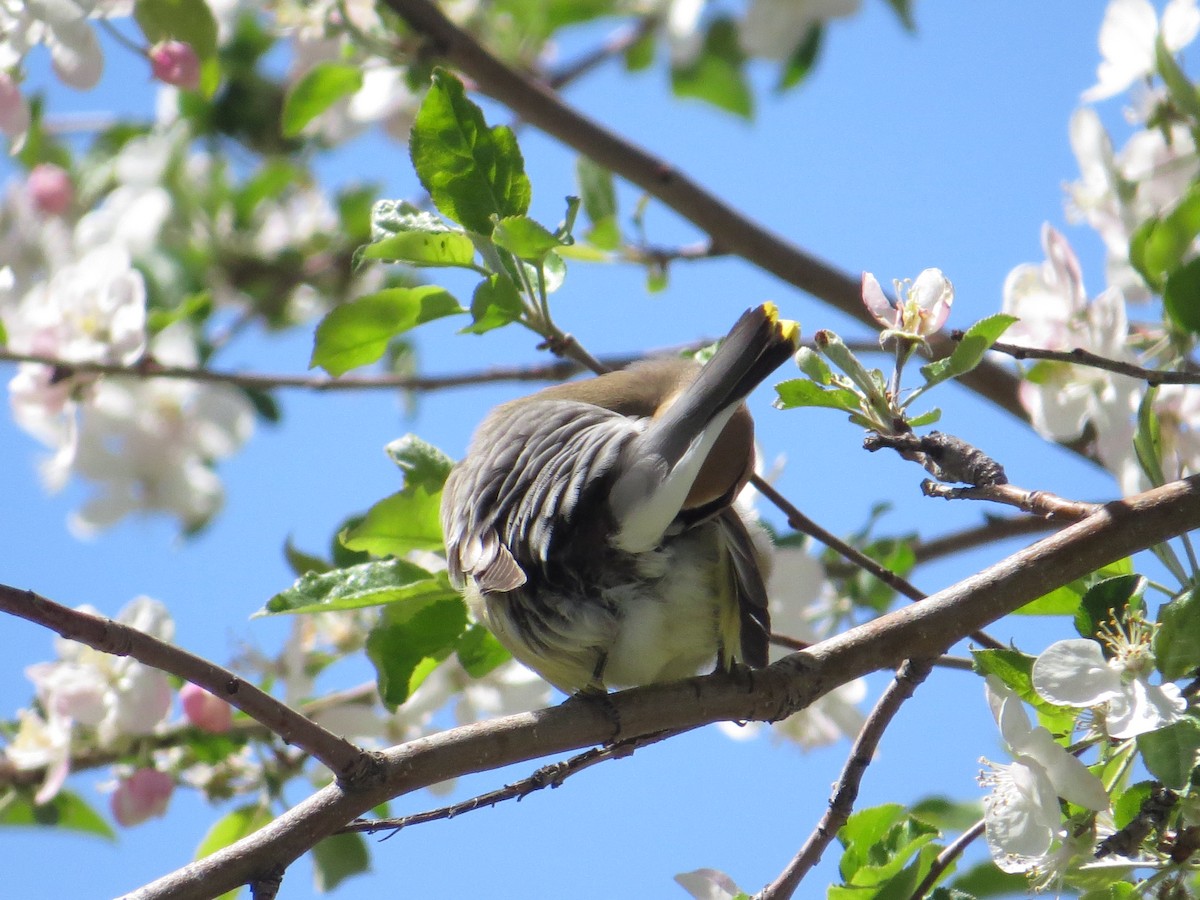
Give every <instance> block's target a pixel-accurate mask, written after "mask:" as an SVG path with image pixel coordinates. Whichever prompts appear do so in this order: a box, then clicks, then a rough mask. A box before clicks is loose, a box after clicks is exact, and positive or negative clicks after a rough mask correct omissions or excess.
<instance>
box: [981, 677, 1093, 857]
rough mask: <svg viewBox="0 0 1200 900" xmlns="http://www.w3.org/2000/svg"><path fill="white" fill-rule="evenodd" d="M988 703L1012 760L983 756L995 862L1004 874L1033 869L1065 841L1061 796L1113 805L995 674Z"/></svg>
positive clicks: (987, 825)
mask: <svg viewBox="0 0 1200 900" xmlns="http://www.w3.org/2000/svg"><path fill="white" fill-rule="evenodd" d="M985 691H986V694H987V700H988V706H989V707H990V708H991V710H992V715H993V716H994V717H995V719H996V724H998V725H999V726H1000V734H1001V736H1002V737H1003V738H1004V742H1005V744H1006V745H1007V746H1008V750H1009V753H1010V754H1012V756H1013V762H1011V763H1008V764H1007V765H1002V764H998V763H993V762H990V761H988V760H984V763H985V765H987V767H988V769H987V771H985V772H983V773H981V774H980V777H979V783H980V784H981V785H983V786H984V787H988V788H991V793H990V794H989V795H988V796H987V797H985V798H984V801H983V813H984V823H985V828H986V836H987V842H988V847H989V849H990V851H991V854H992V860H993V861H994V862H995V863H996V865H997V867H999V868H1000V869H1001V870H1003V871H1005V872H1031V871H1034V870H1036V869H1038V868H1039V867H1042V866H1044V865H1045V863H1046V861H1047V860H1048V859H1049V858H1050V853H1051V848H1052V846H1053V844H1054V842H1055V840H1056V839H1057V840H1060V841H1061V840H1062V839H1063V838H1064V837H1065V836H1066V831H1065V829H1064V828H1063V826H1062V812H1061V810H1060V809H1059V803H1058V798H1059V797H1062V798H1064V799H1066V800H1069V801H1070V802H1071V803H1074V804H1076V805H1077V806H1082V807H1083V808H1085V809H1091V810H1101V809H1106V808H1107V807H1108V805H1109V801H1108V794H1107V792H1106V791H1105V790H1104V785H1103V783H1102V782H1101V781H1100V779H1099V778H1097V777H1096V776H1095V775H1093V774H1092V773H1091V772H1089V771H1088V769H1087V767H1086V766H1085V765H1084V764H1083V763H1081V762H1080V761H1079V760H1078V759H1076V758H1075V757H1074V756H1072V755H1071V754H1069V753H1068V752H1067V751H1066V750H1064V749H1063V748H1062V747H1061V746H1059V745H1058V744H1056V743H1055V742H1054V738H1053V737H1052V736H1051V734H1050V732H1049V731H1047V730H1046V729H1045V728H1043V727H1042V726H1040V725H1039V726H1037V727H1033V726H1032V725H1031V724H1030V721H1029V717H1028V715H1026V713H1025V710H1024V708H1023V707H1022V704H1021V698H1020V697H1018V696H1017V695H1016V694H1015V693H1014V692H1013V691H1012V690H1010V689H1009V688H1008V687H1006V686H1005V685H1004V684H1003V683H1001V682H1000V680H999V679H997V678H996V677H995V676H991V675H989V676H988V678H987V683H986V687H985Z"/></svg>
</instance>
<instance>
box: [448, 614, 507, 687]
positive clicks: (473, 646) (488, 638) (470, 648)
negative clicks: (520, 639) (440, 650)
mask: <svg viewBox="0 0 1200 900" xmlns="http://www.w3.org/2000/svg"><path fill="white" fill-rule="evenodd" d="M454 652H455V653H456V654H457V655H458V661H459V662H460V663H461V664H462V667H463V668H464V669H466V670H467V674H468V675H470V676H471V677H472V678H482V677H483V676H484V675H486V674H487V673H488V672H490V671H492V670H493V669H494V668H496V666H498V665H500V664H501V663H504V662H507V661H508V660H510V659H512V654H511V653H509V652H508V651H507V650H505V649H504V645H503V644H501V643H500V642H499V641H498V640H496V637H495V635H493V634H492V633H491V632H490V631H488V630H487V629H486V628H485V627H483V626H482V625H479V624H475V625H472V626H471V627H470V628H468V629H467V630H466V631H464V632H463V633H462V635H461V637H459V639H458V644H457V646H455V648H454Z"/></svg>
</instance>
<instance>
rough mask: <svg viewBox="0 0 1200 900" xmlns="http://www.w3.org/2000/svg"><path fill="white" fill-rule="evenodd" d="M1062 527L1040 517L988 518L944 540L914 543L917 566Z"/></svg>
mask: <svg viewBox="0 0 1200 900" xmlns="http://www.w3.org/2000/svg"><path fill="white" fill-rule="evenodd" d="M1057 527H1058V523H1056V522H1053V521H1052V520H1050V519H1043V518H1038V517H1036V516H1008V517H1004V518H1000V517H996V516H988V517H987V519H986V521H984V522H983V524H981V525H976V526H974V527H972V528H964V529H963V530H961V531H953V532H950V533H949V534H944V535H942V536H941V537H935V538H928V539H924V540H917V541H914V542H913V543H912V545H911V546H912V551H913V555H914V556H915V557H916V561H917V564H918V565H919V564H921V563H926V562H932V561H933V560H935V559H940V558H941V557H943V556H950V555H952V554H955V553H962V552H964V551H966V550H973V549H975V548H976V547H980V546H984V545H986V544H990V543H992V542H994V541H1003V540H1007V539H1008V538H1014V537H1025V536H1027V535H1033V534H1040V533H1041V532H1043V531H1050V530H1052V529H1054V528H1057Z"/></svg>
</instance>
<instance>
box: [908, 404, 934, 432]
mask: <svg viewBox="0 0 1200 900" xmlns="http://www.w3.org/2000/svg"><path fill="white" fill-rule="evenodd" d="M941 418H942V411H941V410H940V409H938V408H937V407H934V408H933V409H931V410H928V411H927V412H923V413H921V414H920V415H919V416H913V417H912V418H911V419H909V420H908V426H909V427H910V428H921V427H922V426H924V425H933V424H935V423H937V422H940V421H941Z"/></svg>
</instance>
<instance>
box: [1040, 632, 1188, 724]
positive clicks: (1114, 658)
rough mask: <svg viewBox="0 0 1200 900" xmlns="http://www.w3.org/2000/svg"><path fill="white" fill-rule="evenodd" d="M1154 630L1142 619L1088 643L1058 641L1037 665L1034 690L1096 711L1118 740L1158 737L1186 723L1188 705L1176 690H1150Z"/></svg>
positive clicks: (1053, 699)
mask: <svg viewBox="0 0 1200 900" xmlns="http://www.w3.org/2000/svg"><path fill="white" fill-rule="evenodd" d="M1153 634H1154V627H1153V626H1152V625H1151V624H1150V623H1148V622H1146V621H1145V620H1144V619H1142V618H1141V617H1140V616H1139V615H1136V614H1135V615H1131V616H1130V617H1129V619H1128V620H1127V621H1125V622H1123V623H1120V624H1115V623H1110V624H1109V625H1108V626H1107V627H1105V628H1104V629H1103V631H1102V632H1101V638H1102V639H1103V641H1104V644H1105V646H1107V647H1108V650H1109V654H1110V655H1109V656H1108V657H1107V658H1106V656H1105V654H1104V651H1103V649H1102V647H1101V644H1100V642H1098V641H1094V640H1090V639H1087V638H1070V639H1067V640H1063V641H1056V642H1055V643H1053V644H1051V645H1050V646H1049V647H1047V648H1046V649H1045V650H1044V651H1043V652H1042V653H1041V654H1040V655H1039V656H1038V658H1037V660H1036V661H1035V662H1034V664H1033V688H1034V690H1036V691H1037V692H1038V694H1039V695H1040V696H1042V697H1044V698H1045V699H1046V700H1048V701H1050V702H1051V703H1057V704H1059V705H1061V706H1074V707H1080V708H1085V709H1093V710H1095V711H1096V712H1097V713H1098V714H1099V724H1101V725H1102V726H1103V729H1104V732H1105V733H1106V734H1107V735H1108V736H1109V737H1112V738H1116V739H1117V740H1125V739H1126V738H1132V737H1137V736H1138V735H1139V734H1145V733H1147V732H1150V731H1157V730H1158V729H1159V728H1164V727H1166V726H1167V725H1170V724H1171V723H1173V722H1177V721H1179V720H1180V719H1181V718H1183V715H1184V712H1185V711H1186V710H1187V700H1186V699H1185V698H1184V697H1183V695H1182V694H1181V693H1180V690H1179V687H1178V685H1175V684H1170V683H1167V684H1161V685H1153V684H1150V682H1149V678H1150V675H1151V674H1152V673H1153V671H1154V653H1153V650H1152V649H1151V640H1152V638H1153Z"/></svg>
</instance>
